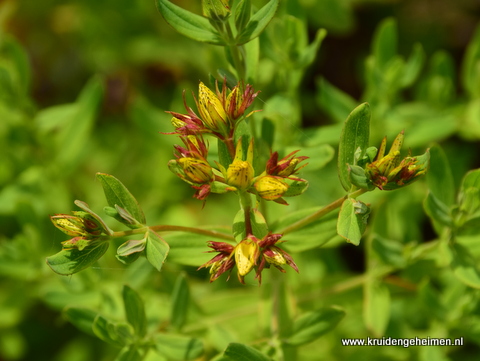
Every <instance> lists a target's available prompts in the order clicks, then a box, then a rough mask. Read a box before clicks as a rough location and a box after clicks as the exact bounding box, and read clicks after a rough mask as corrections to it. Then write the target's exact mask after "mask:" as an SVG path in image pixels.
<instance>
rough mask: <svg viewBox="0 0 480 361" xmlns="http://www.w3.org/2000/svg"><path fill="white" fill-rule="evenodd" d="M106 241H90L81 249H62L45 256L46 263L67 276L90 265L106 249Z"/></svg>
mask: <svg viewBox="0 0 480 361" xmlns="http://www.w3.org/2000/svg"><path fill="white" fill-rule="evenodd" d="M108 246H109V243H108V242H91V243H90V244H89V245H88V246H87V247H85V248H84V249H83V250H81V251H80V250H78V249H76V248H72V249H64V250H62V251H60V252H58V253H57V254H54V255H53V256H50V257H47V264H48V265H49V266H50V268H51V269H52V270H53V271H54V272H55V273H58V274H60V275H63V276H68V275H71V274H74V273H77V272H80V271H81V270H83V269H85V268H87V267H89V266H91V265H92V264H93V263H95V262H96V261H97V260H98V259H99V258H100V257H102V256H103V254H104V253H105V252H106V251H107V249H108Z"/></svg>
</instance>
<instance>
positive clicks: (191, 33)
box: [156, 0, 225, 45]
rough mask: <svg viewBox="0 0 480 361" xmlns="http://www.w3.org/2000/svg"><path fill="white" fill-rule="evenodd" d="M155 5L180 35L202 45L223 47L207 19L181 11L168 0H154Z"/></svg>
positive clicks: (222, 42)
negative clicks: (208, 44)
mask: <svg viewBox="0 0 480 361" xmlns="http://www.w3.org/2000/svg"><path fill="white" fill-rule="evenodd" d="M156 3H157V9H158V11H160V13H161V14H162V16H163V17H164V18H165V20H166V22H167V23H169V24H170V25H171V26H172V27H173V28H174V29H175V30H176V31H178V32H179V33H180V34H182V35H185V36H187V37H189V38H191V39H193V40H197V41H201V42H204V43H210V44H215V45H225V43H224V41H223V40H222V38H221V37H220V35H219V34H218V32H217V31H216V30H215V28H214V27H213V26H212V25H211V24H210V22H209V21H208V19H207V18H204V17H203V16H200V15H196V14H193V13H191V12H190V11H187V10H185V9H182V8H181V7H179V6H177V5H175V4H172V3H171V2H170V1H168V0H156Z"/></svg>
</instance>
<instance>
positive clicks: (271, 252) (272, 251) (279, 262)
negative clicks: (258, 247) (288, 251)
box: [263, 246, 287, 266]
mask: <svg viewBox="0 0 480 361" xmlns="http://www.w3.org/2000/svg"><path fill="white" fill-rule="evenodd" d="M263 255H264V257H265V259H266V261H267V262H268V263H271V264H273V265H276V266H283V265H284V264H286V263H287V261H286V259H285V257H284V256H283V252H282V250H281V249H280V248H278V247H275V246H272V247H270V248H268V249H267V250H265V251H264V252H263Z"/></svg>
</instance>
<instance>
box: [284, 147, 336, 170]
mask: <svg viewBox="0 0 480 361" xmlns="http://www.w3.org/2000/svg"><path fill="white" fill-rule="evenodd" d="M299 148H300V147H299V146H296V147H286V148H285V151H284V152H283V154H289V153H291V152H293V151H295V150H298V149H299ZM297 155H298V156H305V157H309V158H308V159H307V160H305V161H304V162H305V163H302V164H307V163H308V165H307V166H306V168H305V170H308V171H313V170H318V169H321V168H323V167H325V166H326V165H327V164H328V163H329V162H330V161H331V160H332V159H333V157H334V155H335V149H334V148H333V147H332V146H331V145H329V144H319V145H315V146H312V147H302V148H301V151H300V152H299V153H298V154H297Z"/></svg>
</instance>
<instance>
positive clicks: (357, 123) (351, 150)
mask: <svg viewBox="0 0 480 361" xmlns="http://www.w3.org/2000/svg"><path fill="white" fill-rule="evenodd" d="M369 135H370V106H369V105H368V104H367V103H363V104H361V105H359V106H358V107H356V108H355V109H354V110H353V111H352V112H351V113H350V115H349V116H348V118H347V120H346V121H345V124H344V126H343V129H342V134H341V136H340V144H339V148H338V176H339V178H340V182H341V183H342V186H343V188H344V189H345V190H346V191H349V190H350V188H351V182H350V177H349V172H348V166H349V165H355V163H356V162H355V153H356V152H357V149H358V148H360V150H361V153H360V154H359V157H358V159H362V157H363V154H364V153H365V151H366V149H367V148H368V138H369Z"/></svg>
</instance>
